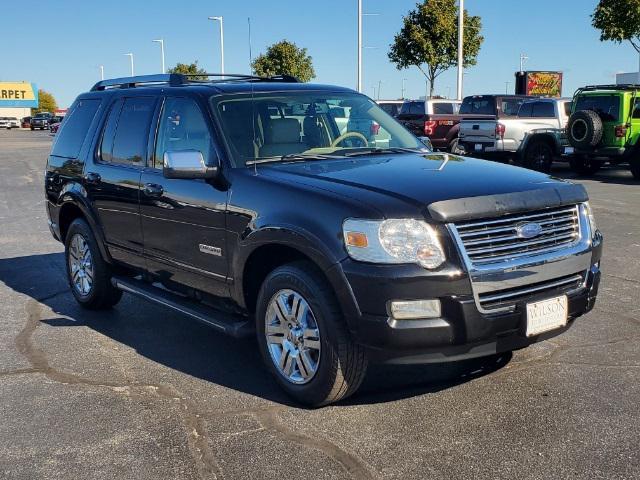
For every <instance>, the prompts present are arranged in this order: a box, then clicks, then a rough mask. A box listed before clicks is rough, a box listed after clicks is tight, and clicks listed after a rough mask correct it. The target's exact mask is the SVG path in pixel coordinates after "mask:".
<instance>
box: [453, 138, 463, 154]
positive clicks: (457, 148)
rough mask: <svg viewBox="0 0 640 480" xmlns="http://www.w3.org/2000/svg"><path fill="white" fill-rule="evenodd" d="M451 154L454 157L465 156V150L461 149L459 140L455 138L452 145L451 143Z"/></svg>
mask: <svg viewBox="0 0 640 480" xmlns="http://www.w3.org/2000/svg"><path fill="white" fill-rule="evenodd" d="M449 152H451V153H453V154H454V155H464V153H465V152H464V148H462V147H460V145H459V143H458V139H457V138H454V139H453V140H451V143H449Z"/></svg>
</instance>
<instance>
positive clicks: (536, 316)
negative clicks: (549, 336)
mask: <svg viewBox="0 0 640 480" xmlns="http://www.w3.org/2000/svg"><path fill="white" fill-rule="evenodd" d="M567 307H568V303H567V296H566V295H562V296H560V297H555V298H550V299H549V300H542V301H540V302H534V303H528V304H527V337H531V336H533V335H538V334H540V333H544V332H548V331H550V330H555V329H556V328H560V327H564V326H565V325H566V324H567Z"/></svg>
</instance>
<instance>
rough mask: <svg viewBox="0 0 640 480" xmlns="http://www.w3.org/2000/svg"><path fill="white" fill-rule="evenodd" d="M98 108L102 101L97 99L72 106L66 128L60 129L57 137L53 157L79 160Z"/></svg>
mask: <svg viewBox="0 0 640 480" xmlns="http://www.w3.org/2000/svg"><path fill="white" fill-rule="evenodd" d="M98 107H100V100H99V99H97V98H95V99H80V100H77V101H76V102H75V103H74V104H73V105H72V106H71V108H70V109H69V113H68V114H67V116H66V118H65V121H64V128H61V129H60V131H59V132H58V135H57V137H56V143H55V145H54V146H53V149H52V151H51V154H52V155H54V156H56V157H64V158H78V155H79V154H80V149H81V148H82V144H83V143H84V140H85V138H86V136H87V132H88V131H89V127H90V126H91V123H92V122H93V119H94V117H95V116H96V112H97V111H98Z"/></svg>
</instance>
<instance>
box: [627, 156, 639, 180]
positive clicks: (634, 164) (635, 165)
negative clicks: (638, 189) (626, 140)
mask: <svg viewBox="0 0 640 480" xmlns="http://www.w3.org/2000/svg"><path fill="white" fill-rule="evenodd" d="M629 167H630V168H629V169H630V170H631V174H632V175H633V178H635V179H636V180H640V158H636V159H634V160H631V162H629Z"/></svg>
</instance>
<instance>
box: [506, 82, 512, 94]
mask: <svg viewBox="0 0 640 480" xmlns="http://www.w3.org/2000/svg"><path fill="white" fill-rule="evenodd" d="M510 84H511V82H504V93H505V95H508V94H509V85H510Z"/></svg>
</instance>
